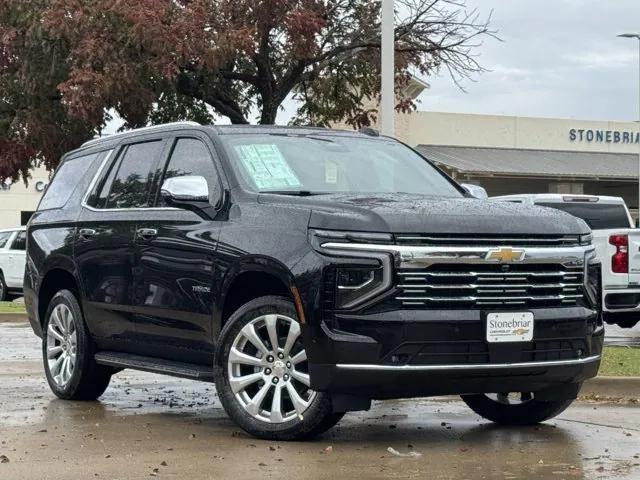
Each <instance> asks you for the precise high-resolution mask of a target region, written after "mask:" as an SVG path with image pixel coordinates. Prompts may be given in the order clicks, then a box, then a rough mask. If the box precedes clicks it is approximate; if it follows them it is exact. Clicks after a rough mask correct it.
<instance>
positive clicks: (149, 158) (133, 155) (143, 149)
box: [104, 141, 163, 208]
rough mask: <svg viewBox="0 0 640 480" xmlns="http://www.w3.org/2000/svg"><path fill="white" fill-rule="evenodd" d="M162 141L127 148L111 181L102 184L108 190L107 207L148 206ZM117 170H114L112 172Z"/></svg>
mask: <svg viewBox="0 0 640 480" xmlns="http://www.w3.org/2000/svg"><path fill="white" fill-rule="evenodd" d="M162 146H163V142H161V141H154V142H145V143H136V144H133V145H129V146H128V147H127V148H126V151H125V152H124V155H123V156H122V159H121V160H120V164H119V165H117V167H116V166H114V168H113V169H112V170H113V172H110V175H109V176H110V177H112V178H113V181H112V182H109V181H108V180H109V179H107V182H106V183H105V184H104V188H108V187H109V184H110V185H111V188H110V190H109V195H108V197H107V199H106V208H144V207H148V206H149V194H150V192H151V189H152V188H153V185H154V181H155V179H156V176H157V165H158V159H159V157H160V154H161V153H162ZM116 168H117V170H115V169H116Z"/></svg>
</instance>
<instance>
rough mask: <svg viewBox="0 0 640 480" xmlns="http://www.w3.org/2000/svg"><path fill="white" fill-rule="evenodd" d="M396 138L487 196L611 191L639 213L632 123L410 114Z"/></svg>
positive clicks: (638, 140) (637, 136) (637, 138)
mask: <svg viewBox="0 0 640 480" xmlns="http://www.w3.org/2000/svg"><path fill="white" fill-rule="evenodd" d="M396 135H397V136H398V137H399V138H401V139H402V140H403V141H405V142H406V143H408V144H409V145H411V146H414V147H416V148H417V149H418V150H419V151H420V152H421V153H423V154H424V155H425V156H426V157H428V158H429V159H431V160H432V161H433V162H435V163H436V164H437V165H439V166H440V167H441V168H443V169H444V170H446V171H447V172H448V173H449V174H451V175H452V176H453V177H455V178H456V179H457V180H458V181H460V182H465V183H474V184H478V185H481V186H483V187H484V188H486V190H487V192H488V193H489V195H490V196H493V195H509V194H516V193H566V194H586V195H613V196H620V197H622V198H624V200H625V202H626V203H627V205H628V206H629V208H630V209H631V211H632V214H633V215H634V217H636V216H637V210H638V169H639V157H638V154H639V153H640V131H639V125H638V123H635V122H615V121H582V120H567V119H552V118H527V117H509V116H493V115H468V114H458V113H433V112H414V113H412V114H410V115H402V116H400V117H399V118H398V121H397V124H396Z"/></svg>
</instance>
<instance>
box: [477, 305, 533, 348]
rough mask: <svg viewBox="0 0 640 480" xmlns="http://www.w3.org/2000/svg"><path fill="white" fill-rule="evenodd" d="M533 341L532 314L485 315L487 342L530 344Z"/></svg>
mask: <svg viewBox="0 0 640 480" xmlns="http://www.w3.org/2000/svg"><path fill="white" fill-rule="evenodd" d="M531 340H533V313H531V312H508V313H504V312H502V313H489V314H488V315H487V342H489V343H500V342H530V341H531Z"/></svg>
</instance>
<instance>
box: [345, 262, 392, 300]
mask: <svg viewBox="0 0 640 480" xmlns="http://www.w3.org/2000/svg"><path fill="white" fill-rule="evenodd" d="M383 277H384V275H383V269H382V267H378V268H373V269H369V268H366V269H365V268H338V270H337V272H336V308H348V307H350V306H353V305H355V304H357V303H359V302H360V301H362V299H363V298H364V299H366V298H368V297H369V295H370V294H371V293H372V292H373V293H374V294H375V292H376V291H377V290H379V289H380V286H381V285H382V284H383V281H384V278H383Z"/></svg>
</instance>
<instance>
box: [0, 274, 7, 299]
mask: <svg viewBox="0 0 640 480" xmlns="http://www.w3.org/2000/svg"><path fill="white" fill-rule="evenodd" d="M7 298H8V292H7V284H6V283H5V281H4V275H3V274H2V272H0V302H4V301H6V300H7Z"/></svg>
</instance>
